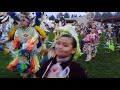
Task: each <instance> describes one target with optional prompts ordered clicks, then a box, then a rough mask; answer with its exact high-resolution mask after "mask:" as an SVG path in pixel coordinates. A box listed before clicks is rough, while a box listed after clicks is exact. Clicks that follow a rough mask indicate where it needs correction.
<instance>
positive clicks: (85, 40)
mask: <svg viewBox="0 0 120 90" xmlns="http://www.w3.org/2000/svg"><path fill="white" fill-rule="evenodd" d="M83 41H84V42H90V41H91V40H90V34H87V35H86V37H85V38H84V39H83Z"/></svg>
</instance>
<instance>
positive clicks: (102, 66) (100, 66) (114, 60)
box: [0, 33, 120, 78]
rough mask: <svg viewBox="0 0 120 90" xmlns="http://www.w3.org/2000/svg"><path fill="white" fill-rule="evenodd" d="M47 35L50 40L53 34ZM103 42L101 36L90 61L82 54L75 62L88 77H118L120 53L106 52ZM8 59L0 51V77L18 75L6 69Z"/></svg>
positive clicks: (6, 55)
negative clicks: (96, 49) (95, 52)
mask: <svg viewBox="0 0 120 90" xmlns="http://www.w3.org/2000/svg"><path fill="white" fill-rule="evenodd" d="M49 37H50V38H49V40H52V39H53V34H52V33H49ZM80 40H81V38H80ZM103 43H104V37H103V36H102V37H101V42H100V45H99V47H98V53H97V56H96V58H94V59H93V60H91V61H90V62H85V61H84V60H85V55H82V56H81V57H80V58H79V59H78V60H77V62H78V63H80V64H81V66H82V67H83V68H84V69H85V70H86V71H87V76H88V78H120V69H119V68H120V53H118V52H117V51H114V52H113V51H111V52H110V53H107V54H106V53H105V52H104V48H103ZM10 60H11V57H10V55H9V54H4V53H0V78H19V77H20V75H19V73H18V72H16V71H15V72H11V71H8V70H7V69H6V67H7V65H8V64H9V62H10Z"/></svg>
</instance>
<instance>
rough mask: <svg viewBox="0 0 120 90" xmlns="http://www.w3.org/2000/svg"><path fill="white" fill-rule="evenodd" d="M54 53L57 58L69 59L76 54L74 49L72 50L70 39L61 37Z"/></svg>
mask: <svg viewBox="0 0 120 90" xmlns="http://www.w3.org/2000/svg"><path fill="white" fill-rule="evenodd" d="M55 52H56V55H57V56H58V57H61V58H65V57H69V56H71V55H72V54H74V53H75V52H76V48H73V45H72V39H71V38H69V37H61V38H60V39H59V40H58V42H57V44H56V47H55Z"/></svg>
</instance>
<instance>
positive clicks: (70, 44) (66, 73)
mask: <svg viewBox="0 0 120 90" xmlns="http://www.w3.org/2000/svg"><path fill="white" fill-rule="evenodd" d="M76 47H77V42H76V40H75V38H74V37H73V36H71V35H70V34H64V35H62V36H61V37H60V39H59V40H58V41H57V43H56V46H55V54H56V55H55V57H52V58H51V59H50V60H48V61H47V62H46V63H45V64H44V65H43V66H42V67H41V68H40V69H39V70H38V71H37V72H36V74H35V78H87V76H86V74H85V71H84V69H83V68H82V67H81V66H80V64H79V63H77V62H75V61H73V57H74V54H75V53H76Z"/></svg>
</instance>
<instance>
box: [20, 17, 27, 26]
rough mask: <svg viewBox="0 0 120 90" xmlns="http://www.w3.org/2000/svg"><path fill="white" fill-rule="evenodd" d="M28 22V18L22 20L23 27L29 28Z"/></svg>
mask: <svg viewBox="0 0 120 90" xmlns="http://www.w3.org/2000/svg"><path fill="white" fill-rule="evenodd" d="M26 20H27V19H26V18H22V19H21V20H20V25H21V27H27V26H28V22H27V21H26Z"/></svg>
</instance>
